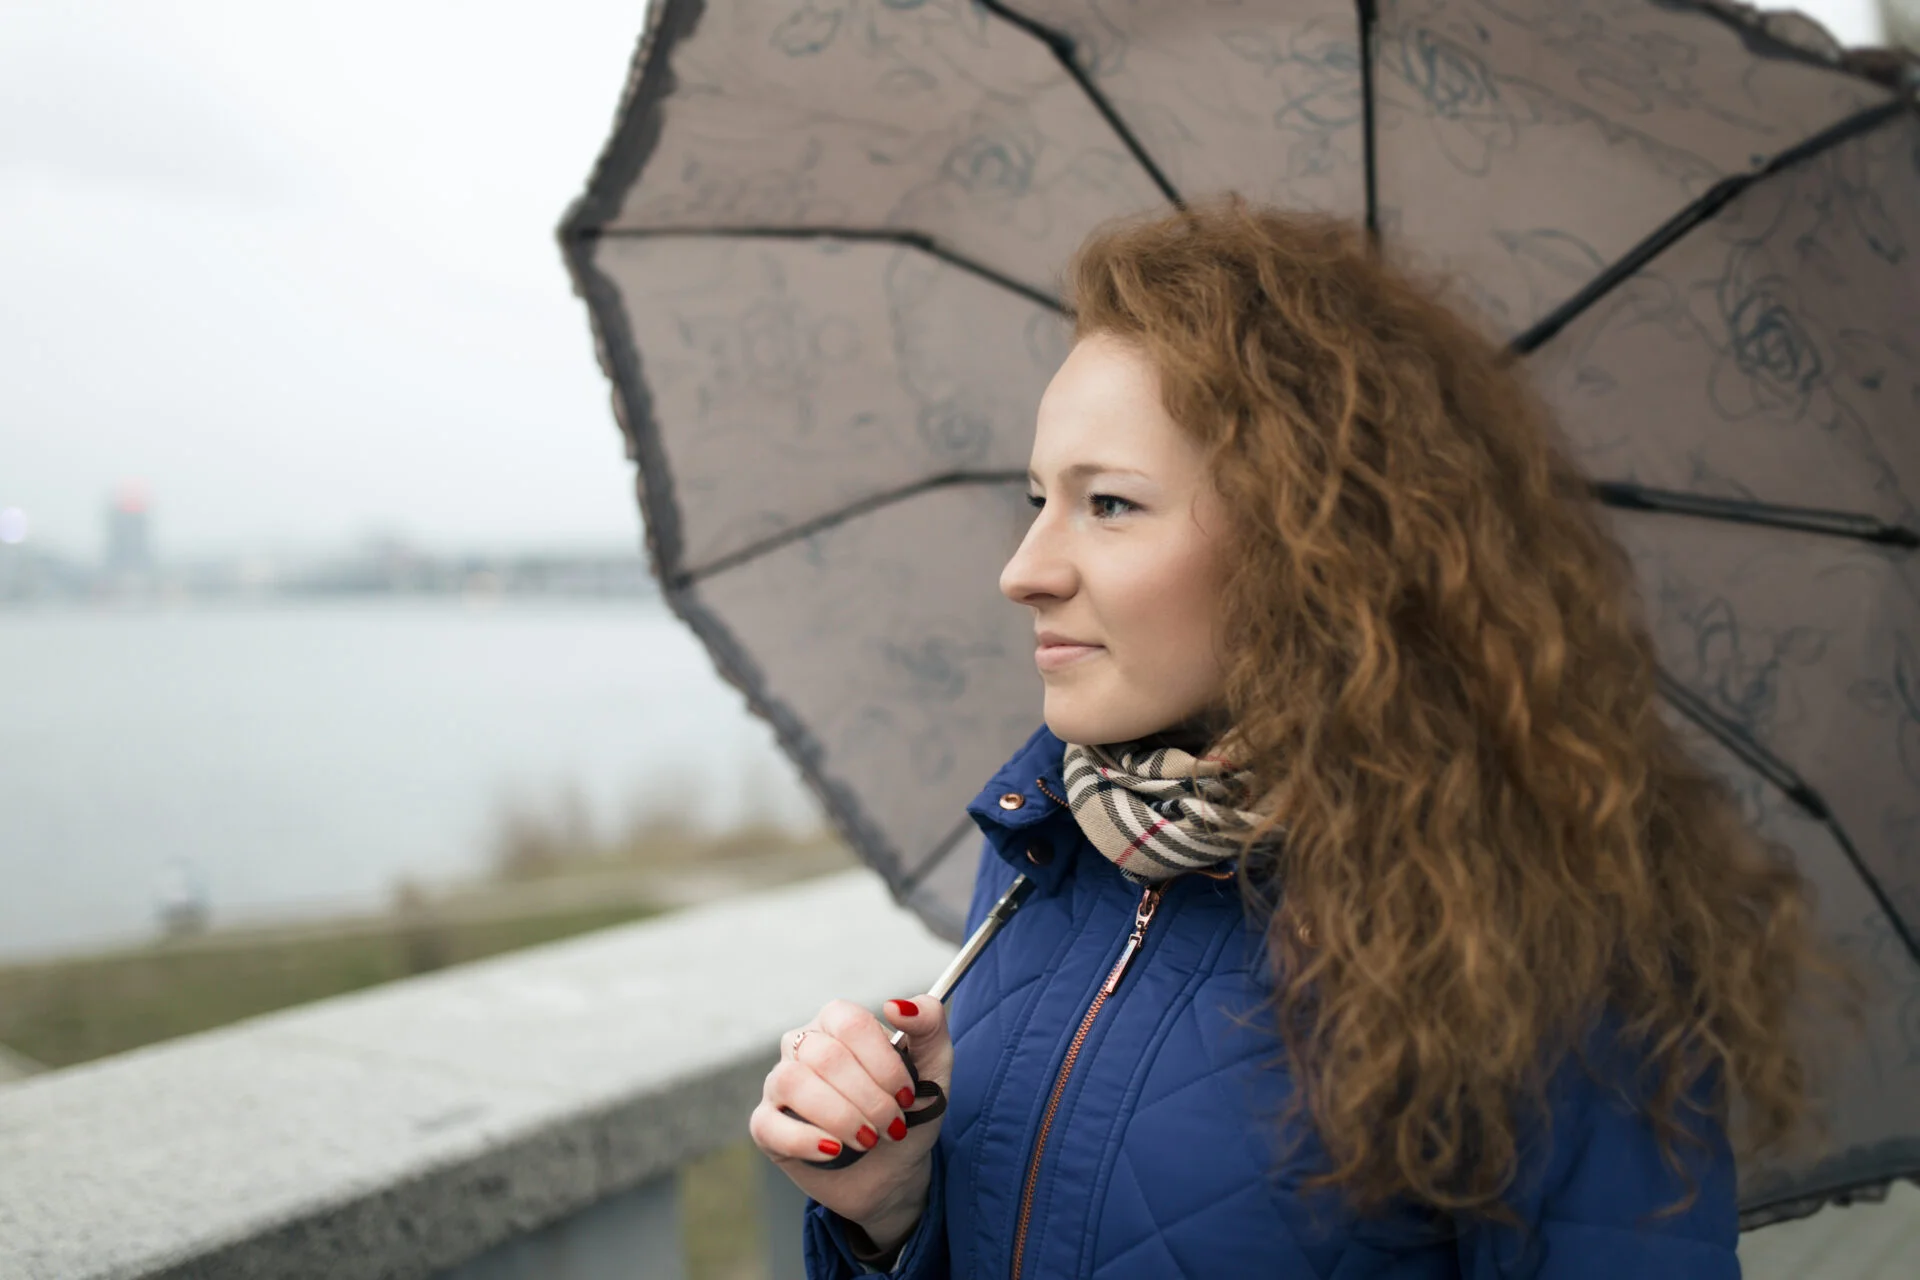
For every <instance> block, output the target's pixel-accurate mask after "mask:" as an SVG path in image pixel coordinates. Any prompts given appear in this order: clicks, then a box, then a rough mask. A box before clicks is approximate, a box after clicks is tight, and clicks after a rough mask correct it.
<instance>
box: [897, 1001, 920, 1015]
mask: <svg viewBox="0 0 1920 1280" xmlns="http://www.w3.org/2000/svg"><path fill="white" fill-rule="evenodd" d="M890 1003H892V1004H893V1005H894V1007H896V1008H897V1009H899V1010H900V1016H901V1017H903V1018H917V1017H919V1016H920V1006H919V1005H917V1004H915V1003H914V1002H913V1001H911V1000H894V1001H891V1002H890Z"/></svg>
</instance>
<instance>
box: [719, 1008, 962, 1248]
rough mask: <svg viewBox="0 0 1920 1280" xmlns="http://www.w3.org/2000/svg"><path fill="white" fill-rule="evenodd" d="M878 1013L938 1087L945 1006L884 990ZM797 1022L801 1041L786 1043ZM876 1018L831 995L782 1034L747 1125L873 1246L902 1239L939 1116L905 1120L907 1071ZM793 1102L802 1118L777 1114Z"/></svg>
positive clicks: (947, 1069) (945, 1066)
mask: <svg viewBox="0 0 1920 1280" xmlns="http://www.w3.org/2000/svg"><path fill="white" fill-rule="evenodd" d="M886 1014H887V1018H888V1020H889V1021H891V1022H892V1023H893V1025H894V1026H896V1027H898V1028H900V1029H901V1030H902V1031H905V1032H906V1033H907V1049H908V1051H909V1052H911V1053H912V1054H913V1065H914V1068H915V1069H916V1070H917V1071H919V1073H920V1078H921V1079H922V1080H931V1081H933V1082H934V1083H935V1084H937V1085H939V1086H940V1088H941V1089H942V1090H945V1089H946V1088H947V1086H948V1085H949V1084H950V1083H951V1078H952V1074H953V1041H952V1040H950V1039H948V1037H947V1013H946V1009H945V1008H944V1007H943V1006H942V1005H941V1003H940V1002H939V1001H938V1000H935V999H934V998H933V997H932V996H925V995H923V996H916V997H915V998H914V999H912V1000H889V1001H887V1004H886ZM800 1032H805V1034H804V1035H800V1047H799V1051H798V1053H797V1054H796V1053H795V1051H794V1049H793V1048H792V1045H793V1041H794V1037H795V1036H796V1035H799V1034H800ZM887 1036H888V1031H887V1028H886V1027H885V1026H883V1025H882V1024H881V1022H880V1020H879V1019H878V1018H876V1017H874V1016H873V1014H871V1013H869V1012H868V1011H867V1010H865V1009H863V1008H861V1007H860V1006H859V1005H857V1004H851V1003H849V1002H847V1001H845V1000H835V1001H834V1002H832V1003H831V1004H829V1005H827V1006H826V1007H825V1008H823V1009H821V1010H820V1013H819V1015H818V1016H817V1017H815V1018H814V1020H813V1021H812V1022H810V1023H808V1024H807V1025H806V1026H805V1027H801V1028H797V1029H796V1030H794V1031H789V1032H787V1033H786V1034H785V1035H783V1036H781V1037H780V1062H779V1063H778V1064H777V1065H776V1066H775V1067H774V1068H773V1070H772V1071H769V1072H768V1073H767V1081H766V1085H765V1087H764V1088H763V1089H762V1091H761V1095H760V1105H759V1106H757V1107H755V1108H754V1109H753V1116H752V1118H751V1119H750V1120H749V1121H748V1123H747V1131H748V1132H749V1133H751V1134H752V1135H753V1141H754V1144H755V1145H756V1146H758V1147H759V1148H760V1150H762V1151H764V1152H766V1154H767V1156H768V1158H769V1159H771V1160H772V1161H773V1162H774V1164H776V1165H778V1166H779V1167H780V1170H781V1171H782V1172H783V1173H785V1174H786V1175H787V1176H788V1177H789V1178H791V1179H793V1182H794V1185H795V1186H797V1187H799V1188H800V1189H801V1190H802V1191H804V1192H806V1194H807V1195H809V1196H811V1197H813V1198H814V1199H815V1200H817V1201H819V1202H820V1203H821V1204H823V1205H825V1206H826V1207H827V1208H829V1209H831V1210H833V1212H835V1213H837V1214H839V1215H840V1216H841V1217H842V1218H845V1219H846V1220H847V1221H849V1222H852V1223H855V1224H857V1225H858V1226H859V1227H860V1228H861V1229H862V1230H863V1231H865V1232H866V1233H867V1235H868V1237H870V1238H871V1240H872V1242H873V1243H874V1244H875V1245H877V1246H878V1247H879V1248H881V1249H891V1248H893V1246H894V1245H896V1244H898V1243H899V1242H900V1241H902V1240H904V1239H905V1238H906V1237H907V1236H908V1235H909V1234H910V1233H911V1232H912V1231H913V1226H914V1224H915V1223H916V1222H918V1221H919V1220H920V1214H921V1212H922V1211H923V1210H924V1209H925V1208H926V1202H927V1184H928V1181H929V1180H930V1179H931V1177H932V1174H933V1144H934V1140H935V1139H936V1138H938V1137H939V1136H940V1123H939V1121H937V1120H935V1121H930V1122H928V1123H926V1124H923V1125H918V1126H916V1127H914V1128H912V1129H909V1128H907V1125H906V1120H905V1118H904V1115H903V1112H904V1111H906V1110H911V1109H913V1107H914V1102H915V1100H914V1096H913V1078H912V1077H911V1076H909V1075H908V1074H907V1068H906V1064H905V1063H903V1062H901V1060H900V1055H899V1053H898V1052H896V1051H895V1050H894V1047H893V1046H892V1045H890V1044H888V1043H887ZM782 1107H791V1108H792V1109H793V1110H794V1111H795V1112H796V1113H798V1114H799V1115H802V1116H805V1117H806V1119H805V1120H796V1119H794V1118H793V1117H792V1116H787V1115H782V1114H781V1113H780V1108H782ZM848 1145H851V1146H852V1147H854V1148H856V1149H859V1150H864V1151H866V1152H867V1153H868V1154H867V1155H866V1156H865V1157H863V1158H862V1159H860V1160H859V1161H858V1162H856V1163H854V1164H851V1165H848V1166H847V1167H846V1168H844V1169H821V1168H818V1167H817V1163H809V1162H819V1161H824V1160H828V1159H831V1158H832V1157H833V1156H835V1155H838V1154H839V1152H840V1150H841V1148H842V1147H843V1146H848Z"/></svg>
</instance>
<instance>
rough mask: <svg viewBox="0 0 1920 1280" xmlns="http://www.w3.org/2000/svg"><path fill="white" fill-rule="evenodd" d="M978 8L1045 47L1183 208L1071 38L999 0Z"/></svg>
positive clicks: (1171, 200) (1183, 203)
mask: <svg viewBox="0 0 1920 1280" xmlns="http://www.w3.org/2000/svg"><path fill="white" fill-rule="evenodd" d="M980 7H981V8H983V9H985V10H986V11H987V12H988V13H991V14H993V15H994V16H995V17H997V18H1001V19H1003V20H1005V21H1007V22H1010V23H1012V24H1013V25H1014V26H1016V27H1018V28H1020V29H1021V30H1022V31H1024V32H1026V33H1027V34H1028V35H1030V36H1032V37H1033V38H1034V39H1036V40H1038V41H1039V42H1040V43H1041V44H1044V45H1046V46H1047V48H1048V49H1049V50H1051V51H1052V53H1053V56H1054V58H1055V59H1056V60H1057V61H1058V62H1059V63H1060V65H1061V66H1062V67H1064V68H1065V69H1066V72H1067V74H1068V75H1070V76H1072V77H1073V81H1074V83H1075V84H1077V85H1079V86H1080V91H1081V92H1082V93H1084V94H1086V95H1087V98H1088V100H1089V101H1091V102H1092V103H1093V108H1094V110H1096V111H1098V112H1099V113H1100V114H1101V116H1102V117H1103V118H1104V119H1105V120H1106V122H1107V124H1108V126H1109V127H1110V128H1112V130H1113V131H1114V133H1115V134H1117V135H1118V136H1119V138H1120V141H1121V142H1123V143H1125V144H1126V148H1127V150H1128V151H1131V152H1132V153H1133V158H1134V159H1135V160H1137V161H1139V163H1140V167H1141V168H1142V169H1145V170H1146V171H1147V176H1148V177H1149V178H1152V179H1153V185H1154V186H1156V187H1159V188H1160V194H1161V195H1163V196H1165V197H1166V198H1167V202H1168V203H1169V204H1171V205H1172V206H1173V207H1174V208H1176V209H1184V208H1186V207H1187V202H1186V201H1185V200H1182V199H1181V198H1180V193H1179V192H1178V191H1175V190H1174V189H1173V183H1171V182H1169V181H1167V175H1166V174H1164V173H1162V172H1161V171H1160V166H1159V165H1157V164H1155V163H1154V162H1153V157H1152V156H1149V155H1148V154H1147V149H1146V148H1145V147H1144V146H1142V145H1141V144H1140V139H1138V138H1136V137H1134V136H1133V130H1131V129H1129V128H1127V125H1126V122H1125V121H1123V120H1122V119H1121V118H1120V115H1119V113H1118V112H1116V111H1115V110H1114V109H1113V103H1111V102H1109V101H1108V100H1107V95H1106V94H1104V93H1102V92H1101V91H1100V86H1098V85H1096V84H1095V83H1094V82H1093V77H1092V76H1090V75H1088V74H1087V73H1086V71H1085V69H1084V68H1082V67H1081V65H1080V63H1079V60H1078V59H1076V58H1075V57H1074V56H1073V55H1074V50H1075V48H1076V46H1075V44H1074V40H1073V37H1072V36H1070V35H1068V34H1067V33H1066V32H1064V31H1055V30H1054V29H1053V28H1052V27H1049V26H1047V25H1045V24H1044V23H1040V22H1036V21H1034V20H1033V19H1032V18H1029V17H1027V16H1026V15H1025V14H1020V13H1015V12H1013V10H1011V9H1009V8H1007V7H1006V6H1005V5H1004V4H1001V3H1000V0H980Z"/></svg>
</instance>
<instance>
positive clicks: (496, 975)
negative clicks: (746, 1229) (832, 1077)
mask: <svg viewBox="0 0 1920 1280" xmlns="http://www.w3.org/2000/svg"><path fill="white" fill-rule="evenodd" d="M952 951H953V948H952V947H951V946H950V945H949V944H947V943H945V942H942V941H941V940H940V939H939V938H937V937H935V936H934V935H933V934H932V933H931V932H930V931H928V930H927V929H926V928H924V927H923V926H922V925H921V924H920V923H919V921H918V920H917V919H915V918H914V917H913V916H912V914H911V913H909V912H907V911H906V910H904V909H903V908H900V907H897V906H895V905H894V904H893V902H892V901H891V900H890V899H889V898H888V896H887V892H886V889H885V888H884V886H883V885H882V884H881V883H880V882H879V880H877V879H876V878H875V877H874V876H873V875H872V874H870V873H869V872H866V871H849V872H845V873H842V874H839V875H835V876H831V877H828V878H825V879H822V880H816V881H811V882H808V883H804V884H800V885H794V886H789V887H785V888H781V889H776V890H772V891H768V892H764V893H759V894H755V895H753V896H751V897H745V898H738V899H733V900H731V901H727V902H722V903H715V904H712V905H709V906H704V907H696V908H691V909H689V910H686V911H682V912H677V913H675V914H672V915H669V916H663V917H660V918H657V919H654V920H647V921H643V922H640V923H637V924H633V925H626V926H622V927H619V928H616V929H610V930H607V931H605V932H602V933H596V934H590V935H586V936H584V937H580V938H574V939H569V940H567V941H563V942H557V943H553V944H550V945H547V946H543V947H536V948H533V949H530V950H527V951H522V952H517V953H514V954H510V955H505V956H498V957H495V958H493V959H490V960H484V961H480V962H477V963H474V964H469V965H463V966H460V967H458V968H455V969H449V970H445V971H442V972H439V973H433V974H427V975H423V976H421V977H418V978H411V979H408V980H406V981H403V982H396V983H392V984H389V985H387V986H383V987H378V988H374V989H372V990H369V991H364V992H359V993H356V994H353V995H350V996H342V997H337V998H335V999H331V1000H324V1001H320V1002H318V1003H316V1004H311V1005H306V1006H303V1007H301V1008H298V1009H289V1010H285V1011H283V1012H280V1013H275V1014H269V1015H267V1016H264V1017H260V1018H254V1019H251V1020H249V1021H247V1022H243V1023H239V1024H236V1025H234V1026H232V1027H226V1028H222V1029H220V1030H217V1031H211V1032H207V1033H204V1034H202V1035H196V1036H189V1037H185V1038H183V1039H180V1040H175V1041H171V1042H168V1043H166V1044H160V1045H153V1046H150V1047H148V1048H145V1049H140V1050H136V1051H134V1052H132V1053H127V1054H122V1055H120V1056H118V1057H113V1058H107V1059H103V1060H101V1061H98V1062H94V1063H88V1064H86V1065H84V1066H79V1067H74V1068H70V1069H68V1070H64V1071H56V1072H51V1073H49V1074H46V1075H42V1076H36V1077H34V1078H32V1079H29V1080H26V1081H22V1082H20V1083H17V1084H14V1085H10V1086H8V1087H7V1088H6V1089H4V1090H0V1276H4V1277H7V1280H95V1278H98V1280H107V1278H109V1277H112V1278H114V1280H122V1278H127V1277H160V1276H164V1277H186V1276H192V1277H194V1280H229V1278H233V1280H237V1278H240V1277H247V1278H253V1277H262V1278H264V1277H274V1278H275V1280H284V1278H288V1277H304V1276H312V1277H326V1278H327V1280H354V1278H356V1277H376V1276H378V1277H408V1276H428V1275H431V1274H433V1273H434V1272H436V1271H439V1270H441V1269H444V1268H447V1267H451V1266H454V1265H456V1264H458V1263H460V1262H462V1261H465V1260H467V1259H469V1258H471V1257H473V1256H475V1255H477V1254H479V1253H481V1252H482V1251H483V1250H486V1249H488V1248H489V1247H491V1246H493V1245H495V1244H498V1243H500V1242H502V1241H505V1240H508V1239H510V1238H512V1237H515V1236H518V1235H521V1234H524V1233H526V1232H529V1231H531V1230H534V1229H535V1228H538V1227H540V1226H543V1225H545V1224H547V1223H549V1222H553V1221H556V1220H558V1219H560V1218H563V1217H565V1216H567V1215H570V1214H573V1213H575V1212H578V1211H579V1210H581V1209H584V1208H586V1207H587V1206H589V1205H591V1204H594V1203H596V1202H597V1201H600V1200H602V1199H604V1198H606V1197H608V1196H610V1195H614V1194H617V1193H619V1192H621V1191H624V1190H626V1189H628V1188H631V1187H634V1186H637V1185H639V1184H640V1183H642V1182H644V1181H647V1180H650V1179H653V1178H656V1177H659V1176H661V1175H663V1174H666V1173H668V1172H670V1171H672V1170H673V1169H675V1168H677V1167H678V1166H679V1165H681V1164H682V1163H684V1162H686V1161H687V1160H690V1159H693V1158H695V1157H697V1156H700V1155H702V1154H705V1153H706V1152H708V1151H710V1150H713V1149H714V1148H716V1147H718V1146H722V1145H725V1144H727V1143H729V1142H732V1141H735V1140H737V1139H739V1138H741V1137H744V1136H745V1133H746V1121H747V1113H748V1112H749V1111H750V1110H751V1109H752V1107H753V1105H754V1103H755V1102H756V1101H757V1100H758V1098H759V1094H760V1081H761V1078H762V1077H763V1076H764V1075H765V1074H766V1071H767V1069H768V1068H769V1067H770V1066H771V1065H772V1064H773V1062H774V1059H775V1055H776V1052H777V1037H778V1035H779V1033H780V1032H781V1031H782V1030H784V1029H786V1028H788V1027H792V1026H797V1025H799V1024H800V1023H802V1022H805V1021H806V1020H807V1019H809V1018H810V1017H812V1015H813V1014H814V1012H815V1011H816V1010H817V1009H818V1008H819V1006H820V1005H821V1004H823V1003H824V1002H825V1001H827V1000H829V999H832V998H835V997H844V998H847V999H851V1000H856V1001H860V1002H863V1003H865V1004H867V1005H868V1006H869V1007H876V1008H877V1007H878V1005H879V1003H880V1002H881V1001H882V1000H885V999H887V998H889V997H892V996H902V995H912V994H915V993H917V992H920V991H922V990H924V989H925V988H926V986H927V984H928V983H930V982H932V980H933V978H934V975H935V974H936V973H938V972H939V970H940V968H941V966H942V965H944V964H945V963H946V961H947V959H948V958H949V957H950V956H951V955H952Z"/></svg>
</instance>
